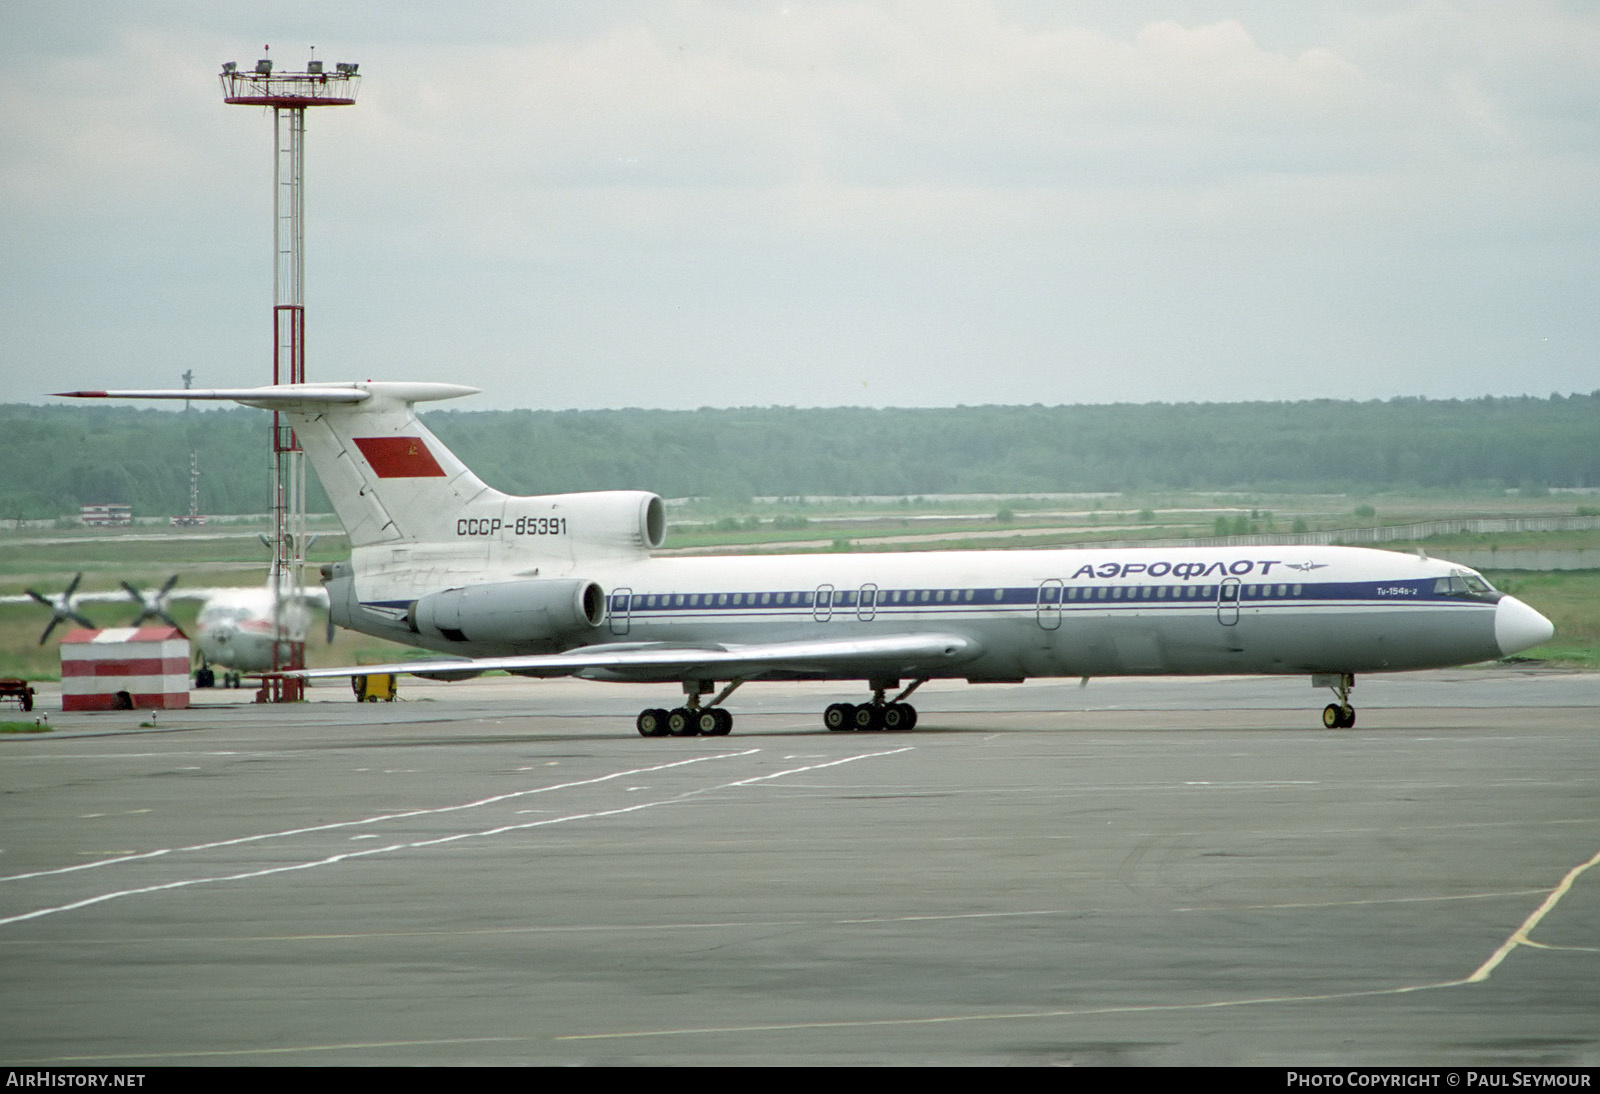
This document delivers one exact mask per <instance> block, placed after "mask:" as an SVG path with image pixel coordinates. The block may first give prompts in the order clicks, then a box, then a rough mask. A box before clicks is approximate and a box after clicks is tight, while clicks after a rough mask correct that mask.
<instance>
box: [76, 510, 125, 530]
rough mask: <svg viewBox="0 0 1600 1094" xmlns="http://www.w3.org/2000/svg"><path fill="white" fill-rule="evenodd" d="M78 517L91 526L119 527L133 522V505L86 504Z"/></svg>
mask: <svg viewBox="0 0 1600 1094" xmlns="http://www.w3.org/2000/svg"><path fill="white" fill-rule="evenodd" d="M78 517H79V519H80V520H82V521H83V523H84V524H86V525H88V526H89V527H91V528H96V527H106V528H111V527H118V526H122V525H128V524H132V523H133V506H131V505H85V506H84V507H83V508H82V509H81V510H80V511H79V513H78Z"/></svg>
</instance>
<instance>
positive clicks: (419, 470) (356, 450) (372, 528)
mask: <svg viewBox="0 0 1600 1094" xmlns="http://www.w3.org/2000/svg"><path fill="white" fill-rule="evenodd" d="M477 393H478V389H477V388H473V387H464V386H462V385H460V384H431V383H396V382H389V381H383V382H375V381H370V380H369V381H365V382H361V383H336V384H280V385H276V386H272V387H247V388H211V389H203V388H192V389H191V388H182V389H178V390H144V391H68V392H60V393H59V394H62V395H66V396H71V397H73V398H101V399H184V400H206V399H210V400H221V401H230V402H237V403H243V404H244V405H246V406H254V407H260V408H261V409H263V410H276V411H281V412H282V413H284V414H286V415H287V416H288V418H289V421H290V423H291V425H292V427H293V429H294V432H295V436H296V438H297V439H298V440H299V442H300V447H301V448H303V449H304V450H305V454H306V457H307V458H308V459H310V461H311V466H312V468H313V469H314V470H315V471H316V473H317V477H318V478H319V479H321V480H322V486H323V489H324V490H326V491H327V494H328V500H329V501H331V502H332V503H333V508H334V511H335V512H336V513H337V514H338V516H339V520H340V522H341V523H343V524H344V527H345V530H346V531H347V532H348V533H349V535H350V546H351V547H352V548H359V547H369V546H373V545H376V544H385V543H392V544H396V545H399V544H414V543H428V542H440V543H453V542H455V540H456V538H457V537H456V528H457V526H458V522H461V521H467V520H474V519H479V518H484V519H492V520H495V521H498V519H499V517H500V514H501V510H502V509H503V508H504V503H505V495H504V494H502V493H500V492H499V491H498V490H493V489H490V488H489V487H488V486H485V485H484V483H483V480H482V479H480V478H478V476H476V475H474V474H473V473H472V472H471V471H470V470H469V469H468V468H467V465H466V464H464V463H462V462H461V461H460V460H459V459H457V458H456V455H455V453H454V452H451V451H450V450H449V449H448V448H446V447H445V446H444V444H443V443H442V442H440V440H439V438H437V437H435V436H434V435H433V433H432V432H430V431H429V430H428V428H427V427H426V426H424V425H423V424H422V422H421V420H420V419H419V418H418V417H417V413H416V410H415V409H414V404H416V403H419V402H425V401H429V400H433V399H454V398H457V397H459V396H462V395H476V394H477Z"/></svg>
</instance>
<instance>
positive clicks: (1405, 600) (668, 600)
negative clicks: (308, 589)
mask: <svg viewBox="0 0 1600 1094" xmlns="http://www.w3.org/2000/svg"><path fill="white" fill-rule="evenodd" d="M1435 584H1436V579H1434V578H1425V579H1422V580H1410V581H1345V582H1310V583H1308V582H1276V581H1274V582H1253V583H1252V582H1243V583H1241V584H1240V585H1239V590H1240V596H1239V599H1238V600H1237V602H1235V601H1232V600H1230V601H1228V602H1227V603H1226V604H1225V605H1224V606H1226V607H1233V606H1234V604H1235V603H1237V604H1238V606H1240V607H1251V606H1257V607H1266V606H1271V605H1281V606H1287V605H1290V604H1301V605H1304V604H1323V605H1331V604H1337V603H1345V604H1351V603H1359V604H1363V605H1367V606H1379V607H1387V606H1399V605H1405V604H1429V605H1432V606H1435V607H1450V606H1463V607H1470V606H1482V605H1485V604H1487V603H1490V602H1489V601H1485V600H1479V599H1476V598H1473V597H1468V596H1459V595H1456V596H1452V595H1448V594H1444V593H1437V592H1435V591H1434V586H1435ZM1158 589H1162V590H1165V593H1164V594H1158V593H1157V590H1158ZM1280 589H1281V590H1282V592H1281V593H1280V592H1279V590H1280ZM1190 590H1198V591H1196V592H1194V594H1193V595H1190ZM1080 591H1081V592H1082V593H1083V594H1084V595H1072V594H1076V593H1079V592H1080ZM859 592H860V590H859V589H844V590H839V591H837V592H836V593H835V594H834V596H833V599H832V601H831V602H830V603H827V604H823V605H820V606H819V605H818V603H817V598H816V591H815V590H814V589H805V590H796V589H783V590H777V589H769V590H765V591H763V590H756V591H755V592H737V593H735V592H714V593H704V592H696V593H687V592H686V593H675V592H672V593H639V592H635V593H632V594H629V595H624V596H617V595H615V594H613V595H611V596H608V597H607V598H606V602H607V606H608V607H609V608H611V609H613V610H626V611H628V612H629V613H630V614H632V615H647V614H651V613H655V614H658V615H660V614H665V613H674V614H676V613H684V614H703V613H706V612H711V613H714V614H726V615H749V614H752V613H753V614H755V615H756V616H762V615H774V614H779V615H783V614H800V615H810V614H813V613H814V612H817V611H831V612H832V613H833V614H834V615H847V616H853V615H856V614H857V613H859V612H861V611H863V610H870V611H872V612H874V613H876V614H884V615H894V614H901V615H909V614H924V615H938V614H967V613H982V612H986V611H993V610H995V609H997V608H1011V609H1015V608H1025V609H1027V610H1029V611H1032V610H1034V609H1038V608H1043V609H1045V610H1055V609H1060V610H1063V611H1071V610H1073V609H1080V610H1081V609H1085V608H1094V609H1101V608H1114V607H1117V606H1119V605H1127V604H1137V605H1140V606H1148V605H1155V606H1157V607H1163V606H1170V607H1175V608H1213V607H1215V606H1216V605H1217V584H1216V583H1215V582H1213V583H1210V584H1205V585H1200V584H1190V585H1171V584H1165V585H1103V584H1083V585H1062V586H1056V585H1053V584H1046V585H1042V586H1040V585H1028V586H1020V587H1002V588H1000V589H998V590H997V589H995V588H994V587H993V586H985V587H982V588H971V589H968V588H958V589H953V590H952V589H950V588H942V589H888V590H884V589H880V590H878V592H877V596H876V598H875V600H874V601H872V602H871V603H869V604H862V603H861V602H860V597H859ZM997 593H998V594H999V595H996V594H997ZM896 594H898V595H899V596H900V599H899V600H896V599H895V596H896ZM924 594H926V598H924ZM941 594H943V599H940V595H941ZM969 594H970V596H969ZM763 597H764V598H765V600H764V601H763V600H762V599H761V598H763ZM652 599H653V600H655V601H656V603H654V604H652V603H650V600H652ZM680 601H681V603H680ZM691 601H692V602H691ZM411 604H412V601H411V600H378V601H364V602H363V605H362V606H363V607H367V608H391V609H405V608H408V607H410V605H411Z"/></svg>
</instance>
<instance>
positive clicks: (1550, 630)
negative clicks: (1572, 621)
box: [1494, 596, 1556, 657]
mask: <svg viewBox="0 0 1600 1094" xmlns="http://www.w3.org/2000/svg"><path fill="white" fill-rule="evenodd" d="M1555 633H1556V625H1555V624H1554V623H1552V622H1550V620H1548V619H1546V618H1545V617H1544V616H1542V615H1540V614H1539V613H1538V612H1536V611H1534V610H1533V609H1532V608H1530V607H1528V606H1527V605H1526V604H1524V603H1523V602H1522V601H1520V600H1518V599H1517V598H1516V597H1514V596H1502V597H1501V598H1500V603H1498V604H1496V605H1495V609H1494V640H1495V644H1496V645H1498V646H1499V647H1500V655H1501V656H1502V657H1510V656H1511V655H1512V654H1514V653H1521V652H1522V651H1523V650H1526V649H1532V648H1533V647H1534V646H1537V645H1539V644H1540V643H1542V642H1548V641H1550V639H1551V638H1552V637H1554V635H1555Z"/></svg>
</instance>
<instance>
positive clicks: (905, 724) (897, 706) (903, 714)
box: [883, 703, 917, 733]
mask: <svg viewBox="0 0 1600 1094" xmlns="http://www.w3.org/2000/svg"><path fill="white" fill-rule="evenodd" d="M916 724H917V708H916V707H914V706H912V705H911V704H910V703H890V704H889V705H888V706H886V707H884V708H883V728H884V729H887V730H889V731H890V732H891V733H893V732H897V731H898V732H901V733H903V732H905V731H906V730H908V729H910V728H911V727H912V726H914V725H916Z"/></svg>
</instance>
